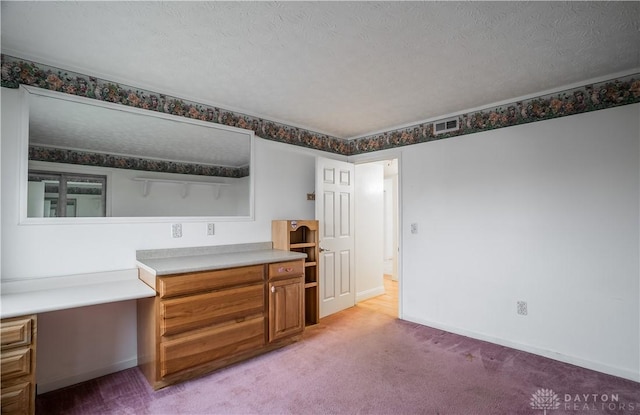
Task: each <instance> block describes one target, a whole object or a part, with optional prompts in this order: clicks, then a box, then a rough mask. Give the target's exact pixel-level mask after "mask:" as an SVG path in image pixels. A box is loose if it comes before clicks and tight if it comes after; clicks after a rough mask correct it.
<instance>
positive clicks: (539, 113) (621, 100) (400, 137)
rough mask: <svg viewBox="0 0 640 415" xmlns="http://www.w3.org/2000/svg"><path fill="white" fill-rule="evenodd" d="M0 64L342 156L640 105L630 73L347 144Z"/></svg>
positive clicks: (10, 81)
mask: <svg viewBox="0 0 640 415" xmlns="http://www.w3.org/2000/svg"><path fill="white" fill-rule="evenodd" d="M1 62H2V81H1V85H2V86H3V87H6V88H18V87H19V86H20V84H24V85H31V86H36V87H40V88H45V89H50V90H55V91H60V92H64V93H67V94H72V95H78V96H83V97H88V98H93V99H98V100H102V101H109V102H115V103H119V104H122V105H128V106H132V107H137V108H143V109H147V110H150V111H158V112H164V113H170V114H173V115H178V116H183V117H188V118H195V119H199V120H203V121H210V122H216V123H220V124H225V125H230V126H234V127H239V128H245V129H250V130H253V131H254V132H255V133H256V135H257V136H259V137H261V138H264V139H267V140H272V141H278V142H281V143H286V144H292V145H297V146H302V147H307V148H313V149H316V150H323V151H328V152H331V153H336V154H342V155H346V156H351V155H356V154H362V153H368V152H373V151H378V150H385V149H389V148H395V147H401V146H406V145H411V144H418V143H424V142H429V141H433V140H441V139H445V138H450V137H457V136H461V135H466V134H473V133H477V132H481V131H488V130H493V129H497V128H504V127H510V126H514V125H520V124H527V123H531V122H536V121H543V120H548V119H551V118H558V117H565V116H569V115H575V114H581V113H585V112H589V111H596V110H601V109H607V108H613V107H617V106H621V105H628V104H635V103H638V102H640V74H633V75H629V76H625V77H621V78H617V79H611V80H608V81H604V82H598V83H594V84H588V85H584V86H581V87H577V88H572V89H568V90H565V91H562V92H558V93H554V94H548V95H544V96H540V97H536V98H531V99H527V100H522V101H517V102H513V103H511V104H506V105H501V106H497V107H491V108H487V109H482V110H479V111H475V112H469V113H466V114H461V115H459V116H458V117H457V118H458V120H459V124H460V129H459V130H456V131H453V132H449V133H445V134H439V135H437V136H436V135H434V134H433V124H434V122H438V120H436V121H434V122H428V123H421V124H416V125H414V126H410V127H406V128H400V129H395V130H389V131H386V132H383V133H379V134H372V135H369V136H365V137H361V138H357V139H354V140H347V139H342V138H337V137H332V136H329V135H326V134H320V133H316V132H313V131H309V130H305V129H302V128H298V127H292V126H289V125H286V124H281V123H276V122H273V121H269V120H266V119H262V118H256V117H252V116H249V115H244V114H240V113H237V112H233V111H229V110H225V109H222V108H217V107H211V106H207V105H202V104H198V103H195V102H191V101H186V100H182V99H180V98H176V97H172V96H168V95H163V94H159V93H155V92H150V91H146V90H142V89H138V88H134V87H130V86H126V85H120V84H117V83H113V82H110V81H106V80H103V79H98V78H95V77H91V76H87V75H82V74H78V73H75V72H71V71H66V70H63V69H58V68H54V67H51V66H47V65H43V64H39V63H35V62H30V61H26V60H23V59H19V58H15V57H12V56H8V55H4V54H3V55H1Z"/></svg>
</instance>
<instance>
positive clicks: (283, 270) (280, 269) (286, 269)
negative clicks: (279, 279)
mask: <svg viewBox="0 0 640 415" xmlns="http://www.w3.org/2000/svg"><path fill="white" fill-rule="evenodd" d="M291 271H293V268H291V267H280V268H278V272H291Z"/></svg>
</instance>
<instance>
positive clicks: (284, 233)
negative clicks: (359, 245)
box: [271, 220, 320, 325]
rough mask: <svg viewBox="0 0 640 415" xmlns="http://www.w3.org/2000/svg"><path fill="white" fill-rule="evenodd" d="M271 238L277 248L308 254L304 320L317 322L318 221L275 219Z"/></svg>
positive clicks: (318, 310)
mask: <svg viewBox="0 0 640 415" xmlns="http://www.w3.org/2000/svg"><path fill="white" fill-rule="evenodd" d="M271 239H272V242H273V247H274V248H275V249H282V250H285V251H294V252H302V253H305V254H307V258H306V260H305V262H304V300H303V303H304V321H305V324H306V325H311V324H316V323H317V322H318V320H319V318H320V317H319V316H320V308H319V306H320V303H319V289H318V275H319V274H318V267H319V262H318V261H319V258H320V256H319V252H318V248H319V247H318V221H317V220H274V221H272V222H271Z"/></svg>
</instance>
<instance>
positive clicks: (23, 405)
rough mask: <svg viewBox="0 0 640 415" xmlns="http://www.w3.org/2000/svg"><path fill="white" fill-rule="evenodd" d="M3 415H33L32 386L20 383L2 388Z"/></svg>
mask: <svg viewBox="0 0 640 415" xmlns="http://www.w3.org/2000/svg"><path fill="white" fill-rule="evenodd" d="M0 400H1V401H2V413H3V414H28V413H31V411H30V410H29V408H30V407H31V405H30V402H31V385H30V384H29V383H26V382H25V383H20V384H17V385H13V386H9V387H6V388H2V397H1V398H0Z"/></svg>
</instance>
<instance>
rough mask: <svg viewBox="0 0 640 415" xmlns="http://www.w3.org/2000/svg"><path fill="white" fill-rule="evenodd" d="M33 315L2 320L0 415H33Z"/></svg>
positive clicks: (34, 324)
mask: <svg viewBox="0 0 640 415" xmlns="http://www.w3.org/2000/svg"><path fill="white" fill-rule="evenodd" d="M36 321H37V320H36V316H35V315H32V316H24V317H16V318H8V319H3V320H2V322H1V323H0V339H1V343H2V346H1V347H2V349H1V352H0V354H1V360H2V361H1V363H0V368H1V369H0V370H1V375H0V377H1V378H2V397H1V398H0V400H1V402H2V404H1V405H2V413H3V414H34V413H35V394H36V390H35V374H36Z"/></svg>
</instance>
